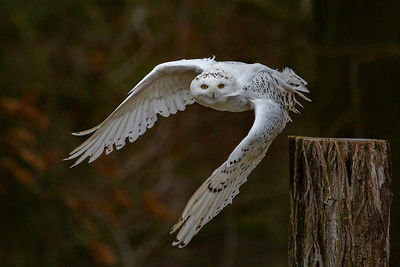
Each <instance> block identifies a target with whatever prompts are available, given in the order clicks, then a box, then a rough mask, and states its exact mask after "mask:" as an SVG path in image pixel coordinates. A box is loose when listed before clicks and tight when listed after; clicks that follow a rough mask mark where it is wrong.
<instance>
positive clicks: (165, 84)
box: [66, 59, 214, 167]
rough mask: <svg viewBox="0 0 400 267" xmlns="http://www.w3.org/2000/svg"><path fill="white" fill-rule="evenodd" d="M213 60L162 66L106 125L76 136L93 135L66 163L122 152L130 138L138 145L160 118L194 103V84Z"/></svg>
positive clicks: (141, 84) (132, 94)
mask: <svg viewBox="0 0 400 267" xmlns="http://www.w3.org/2000/svg"><path fill="white" fill-rule="evenodd" d="M213 62H214V61H213V59H192V60H179V61H172V62H167V63H163V64H160V65H158V66H156V67H155V68H154V69H153V70H152V71H151V72H150V73H149V74H147V75H146V77H144V78H143V79H142V80H141V81H140V82H139V83H138V84H137V85H136V86H135V87H134V88H133V89H132V90H131V91H130V92H129V96H128V97H127V98H126V99H125V100H124V101H123V102H122V103H121V104H120V105H119V106H118V107H117V108H116V109H115V110H114V112H113V113H111V115H110V116H108V118H107V119H105V120H104V121H103V122H102V123H100V124H99V125H97V126H96V127H93V128H91V129H89V130H86V131H82V132H77V133H73V135H78V136H81V135H86V134H91V133H92V136H90V137H89V138H88V139H87V140H86V141H85V142H83V143H82V144H81V145H80V146H78V147H77V148H75V149H74V150H73V151H72V152H71V153H70V155H69V157H68V158H67V159H66V160H70V159H75V158H78V157H79V158H78V159H77V160H76V162H75V163H74V164H73V165H72V166H71V167H73V166H75V165H77V164H79V163H81V162H82V161H83V160H84V159H85V158H87V157H90V159H89V163H90V162H92V161H94V160H95V159H97V158H98V157H99V156H100V155H101V154H102V153H103V151H104V149H106V154H109V153H111V152H112V151H113V147H114V145H115V147H116V148H117V149H121V148H122V147H123V146H124V145H125V140H126V138H128V139H129V141H130V142H134V141H135V140H136V139H137V138H138V137H139V136H140V135H142V134H143V133H144V132H145V131H146V130H147V129H148V128H151V127H152V126H153V125H154V123H155V122H156V120H157V114H160V115H161V116H164V117H167V116H169V115H170V114H175V113H176V112H177V111H178V110H181V111H182V110H184V109H185V106H186V105H189V104H192V103H193V102H194V100H193V97H192V95H191V94H190V90H189V87H190V83H191V81H192V80H193V79H194V78H195V76H196V75H197V74H199V73H201V72H202V71H203V69H204V68H206V67H207V66H209V65H210V64H212V63H213Z"/></svg>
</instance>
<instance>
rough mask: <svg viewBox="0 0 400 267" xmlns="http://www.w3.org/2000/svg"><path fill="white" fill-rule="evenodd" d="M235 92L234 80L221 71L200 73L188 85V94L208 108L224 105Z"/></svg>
mask: <svg viewBox="0 0 400 267" xmlns="http://www.w3.org/2000/svg"><path fill="white" fill-rule="evenodd" d="M236 90H237V89H236V79H235V78H234V77H233V75H231V74H230V73H228V72H226V71H223V70H221V69H211V70H207V71H205V72H202V73H201V74H199V75H198V76H197V77H196V78H194V79H193V81H192V83H191V84H190V93H191V94H192V95H193V96H194V98H195V99H196V101H198V102H200V103H202V104H204V105H206V106H210V107H211V106H214V105H215V104H220V103H221V104H222V103H225V102H226V99H227V98H228V97H229V96H231V95H232V94H233V93H235V92H236Z"/></svg>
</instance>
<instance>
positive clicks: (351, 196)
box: [289, 136, 392, 266]
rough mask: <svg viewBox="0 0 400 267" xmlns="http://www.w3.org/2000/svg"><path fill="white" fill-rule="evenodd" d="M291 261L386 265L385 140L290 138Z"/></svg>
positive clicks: (299, 263) (388, 173)
mask: <svg viewBox="0 0 400 267" xmlns="http://www.w3.org/2000/svg"><path fill="white" fill-rule="evenodd" d="M289 150H290V222H289V266H389V245H390V244H389V226H390V205H391V202H392V193H391V190H390V184H391V160H390V147H389V142H388V141H385V140H369V139H335V138H314V137H299V136H290V137H289Z"/></svg>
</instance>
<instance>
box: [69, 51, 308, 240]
mask: <svg viewBox="0 0 400 267" xmlns="http://www.w3.org/2000/svg"><path fill="white" fill-rule="evenodd" d="M305 85H307V83H306V82H305V81H304V80H303V79H302V78H300V77H299V76H298V75H296V74H295V73H294V71H293V70H291V69H289V68H285V69H283V71H281V72H280V71H277V70H273V69H271V68H268V67H267V66H264V65H262V64H259V63H256V64H246V63H241V62H218V61H216V60H214V58H208V59H191V60H185V59H183V60H179V61H172V62H166V63H163V64H160V65H158V66H156V67H155V68H154V69H153V70H152V71H151V72H150V73H149V74H147V75H146V77H144V78H143V80H141V81H140V82H139V83H138V84H137V85H136V86H135V87H134V88H133V89H132V90H131V91H130V92H129V95H128V97H127V98H126V99H125V100H124V101H123V102H122V103H121V104H120V105H119V106H118V107H117V108H116V109H115V110H114V112H113V113H111V115H110V116H108V118H107V119H105V120H104V121H103V122H102V123H100V124H99V125H97V126H96V127H94V128H92V129H89V130H86V131H83V132H77V133H73V134H74V135H78V136H81V135H87V134H92V135H91V136H90V137H89V138H88V139H87V140H86V141H85V142H83V143H82V144H81V145H80V146H79V147H77V148H75V149H74V150H73V151H72V152H71V153H70V156H69V157H68V158H67V160H70V159H75V158H78V159H77V160H76V162H75V163H74V165H72V166H75V165H77V164H79V163H81V162H82V161H83V160H84V159H85V158H87V157H89V163H90V162H92V161H94V160H95V159H97V158H98V157H99V156H100V155H101V154H102V153H103V151H104V150H105V151H106V154H109V153H111V152H112V151H113V148H114V145H115V147H116V148H117V149H121V148H122V147H123V146H124V145H125V140H126V139H127V138H128V140H129V141H130V142H134V141H135V140H136V139H137V138H138V137H139V136H140V135H142V134H144V133H145V131H146V130H147V129H148V128H151V127H153V125H154V123H155V122H156V120H157V114H160V115H161V116H163V117H167V116H169V115H170V114H175V113H176V112H177V111H178V110H181V111H182V110H184V109H185V106H186V105H189V104H192V103H194V102H197V103H199V104H200V105H203V106H206V107H210V108H213V109H216V110H220V111H231V112H241V111H247V110H254V113H255V120H254V124H253V126H252V127H251V129H250V131H249V133H248V134H247V136H246V137H245V138H244V139H243V140H242V141H241V142H240V144H239V145H238V146H237V147H236V148H235V149H234V150H233V152H232V153H231V154H230V155H229V157H228V160H227V161H225V162H224V163H223V164H222V165H221V166H219V167H218V168H217V169H216V170H215V171H214V172H213V173H212V174H211V176H210V177H209V178H208V179H207V180H206V181H205V182H204V183H203V184H202V185H201V186H200V188H199V189H197V191H196V192H195V193H194V195H193V196H192V197H191V198H190V200H189V202H188V203H187V205H186V207H185V209H184V211H183V214H182V216H181V218H180V219H179V221H178V222H177V223H176V224H175V225H174V226H173V227H172V230H171V233H173V232H175V231H176V230H178V229H180V230H179V232H178V234H177V236H176V240H175V241H174V242H173V243H172V245H174V246H175V245H178V246H179V247H184V246H186V245H187V244H188V243H189V242H190V240H191V239H192V238H193V236H194V235H196V234H197V233H198V232H199V231H200V229H201V228H202V227H203V226H204V225H205V224H206V223H207V222H209V221H210V220H211V219H212V218H213V217H215V216H216V215H217V214H218V213H219V212H220V211H221V210H222V209H223V208H224V207H225V206H226V205H228V204H230V203H232V199H233V198H234V197H235V196H236V195H237V194H238V193H239V187H240V186H241V185H242V184H243V183H244V182H246V181H247V176H248V175H249V174H250V172H251V171H252V170H253V169H254V168H255V167H256V166H257V164H258V163H259V162H260V161H261V159H262V158H264V155H265V153H266V152H267V149H268V147H269V145H270V144H271V143H272V141H273V140H274V138H275V137H276V136H277V135H278V134H279V133H280V132H281V131H282V130H283V129H284V127H285V125H286V123H287V122H288V121H290V117H289V111H294V112H298V111H297V109H296V107H295V106H296V104H298V105H300V106H301V104H300V103H299V102H297V100H296V98H295V96H300V97H301V98H303V99H305V100H308V101H309V99H308V98H307V97H306V96H304V95H303V94H302V93H303V92H307V93H308V92H309V91H308V90H307V88H306V87H305Z"/></svg>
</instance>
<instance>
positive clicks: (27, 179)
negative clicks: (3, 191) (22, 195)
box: [0, 158, 36, 186]
mask: <svg viewBox="0 0 400 267" xmlns="http://www.w3.org/2000/svg"><path fill="white" fill-rule="evenodd" d="M0 162H1V165H3V167H4V168H5V169H7V170H9V171H10V172H11V173H12V175H13V176H14V178H15V179H16V180H17V181H18V182H20V183H22V184H24V185H27V186H33V185H35V184H36V180H35V179H34V178H33V175H32V173H30V172H29V171H27V170H25V169H23V168H21V167H20V166H18V164H16V163H15V162H14V161H12V160H11V159H9V158H2V159H1V161H0Z"/></svg>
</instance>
